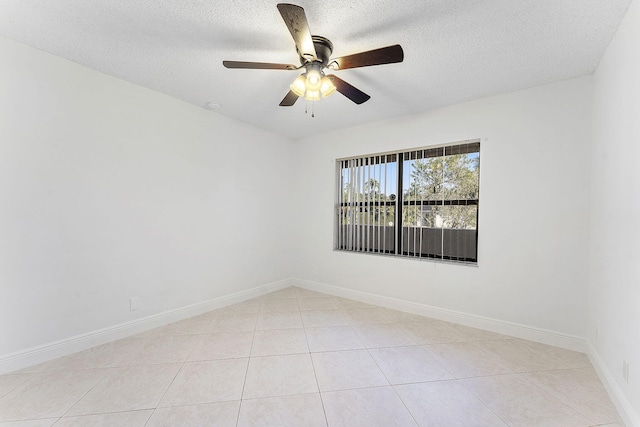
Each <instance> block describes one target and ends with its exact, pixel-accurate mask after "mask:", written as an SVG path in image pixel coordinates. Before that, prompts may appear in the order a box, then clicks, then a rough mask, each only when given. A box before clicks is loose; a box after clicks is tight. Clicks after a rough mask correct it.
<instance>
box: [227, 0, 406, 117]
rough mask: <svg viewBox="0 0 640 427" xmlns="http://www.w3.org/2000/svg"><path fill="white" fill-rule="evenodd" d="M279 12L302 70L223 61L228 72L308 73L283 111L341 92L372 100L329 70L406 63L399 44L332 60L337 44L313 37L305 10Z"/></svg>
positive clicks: (293, 88)
mask: <svg viewBox="0 0 640 427" xmlns="http://www.w3.org/2000/svg"><path fill="white" fill-rule="evenodd" d="M278 10H279V11H280V14H281V15H282V19H284V22H285V23H286V25H287V27H288V28H289V31H290V32H291V36H293V40H294V42H295V44H296V51H297V52H298V56H300V64H301V65H300V66H295V65H293V64H274V63H266V62H245V61H223V62H222V64H223V65H224V66H225V67H226V68H245V69H260V70H299V69H302V68H304V69H305V72H304V73H303V74H302V75H300V76H299V77H298V78H297V79H296V80H295V81H294V82H293V83H292V84H291V86H290V87H289V88H290V90H289V93H287V95H286V96H285V97H284V99H283V100H282V101H281V102H280V106H282V107H290V106H292V105H293V104H295V102H296V101H297V100H298V98H300V97H305V99H307V100H311V101H315V100H318V99H320V98H321V97H322V98H326V97H328V96H329V95H331V94H333V93H334V92H336V91H338V92H340V93H341V94H343V95H344V96H346V97H347V98H349V99H350V100H352V101H353V102H355V103H356V104H362V103H363V102H365V101H367V100H369V98H371V97H370V96H369V95H367V94H366V93H364V92H362V91H361V90H360V89H357V88H355V87H354V86H352V85H350V84H349V83H347V82H345V81H344V80H342V79H340V78H339V77H337V76H335V75H333V74H330V75H327V74H325V70H332V71H333V70H345V69H348V68H358V67H369V66H372V65H382V64H393V63H396V62H402V60H403V59H404V52H403V50H402V47H401V46H400V45H398V44H396V45H393V46H387V47H383V48H380V49H374V50H369V51H366V52H360V53H356V54H353V55H347V56H343V57H340V58H335V59H330V56H331V53H332V52H333V44H332V43H331V41H330V40H329V39H327V38H326V37H322V36H314V35H311V31H310V30H309V24H308V22H307V17H306V15H305V13H304V9H303V8H302V7H300V6H296V5H294V4H287V3H280V4H278Z"/></svg>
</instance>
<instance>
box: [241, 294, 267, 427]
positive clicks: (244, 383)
mask: <svg viewBox="0 0 640 427" xmlns="http://www.w3.org/2000/svg"><path fill="white" fill-rule="evenodd" d="M261 306H262V301H260V303H259V304H258V311H257V312H256V321H255V323H254V324H253V335H252V337H251V345H250V346H249V357H248V358H247V368H246V369H245V371H244V381H243V382H242V391H241V392H240V404H239V405H238V413H237V415H236V427H238V423H239V422H240V411H241V410H242V402H243V401H244V400H245V399H244V388H245V387H246V385H247V376H248V375H249V365H251V357H252V356H251V353H252V352H253V343H254V342H255V339H256V330H257V329H256V328H257V327H258V319H259V317H260V307H261Z"/></svg>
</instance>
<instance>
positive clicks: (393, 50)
mask: <svg viewBox="0 0 640 427" xmlns="http://www.w3.org/2000/svg"><path fill="white" fill-rule="evenodd" d="M403 59H404V51H403V50H402V46H400V45H399V44H396V45H393V46H387V47H381V48H380V49H374V50H369V51H366V52H360V53H354V54H353V55H347V56H343V57H341V58H337V59H334V60H332V61H331V62H332V63H333V62H335V63H337V64H338V68H337V69H338V70H346V69H347V68H357V67H369V66H371V65H382V64H393V63H396V62H402V60H403Z"/></svg>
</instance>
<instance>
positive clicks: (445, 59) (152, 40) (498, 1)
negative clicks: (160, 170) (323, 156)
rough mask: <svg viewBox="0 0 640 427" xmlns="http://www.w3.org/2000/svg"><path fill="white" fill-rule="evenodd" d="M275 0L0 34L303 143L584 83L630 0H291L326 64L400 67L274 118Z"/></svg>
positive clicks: (122, 1)
mask: <svg viewBox="0 0 640 427" xmlns="http://www.w3.org/2000/svg"><path fill="white" fill-rule="evenodd" d="M276 3H277V1H273V2H270V1H256V0H226V1H219V0H164V1H158V0H136V1H131V0H60V1H42V0H0V35H2V36H5V37H7V38H10V39H13V40H16V41H19V42H22V43H25V44H27V45H30V46H33V47H35V48H38V49H41V50H43V51H46V52H50V53H52V54H54V55H57V56H60V57H63V58H66V59H69V60H72V61H75V62H77V63H79V64H82V65H85V66H87V67H90V68H93V69H96V70H99V71H101V72H103V73H107V74H110V75H113V76H115V77H118V78H121V79H124V80H127V81H130V82H133V83H136V84H139V85H141V86H145V87H147V88H150V89H153V90H156V91H158V92H162V93H165V94H167V95H170V96H172V97H175V98H178V99H182V100H184V101H187V102H190V103H192V104H195V105H198V106H201V107H202V106H205V105H206V104H207V103H209V102H211V103H216V104H219V105H220V107H219V108H218V109H217V110H216V112H217V113H220V114H223V115H226V116H230V117H233V118H236V119H239V120H242V121H244V122H248V123H251V124H253V125H255V126H258V127H261V128H263V129H268V130H271V131H273V132H276V133H279V134H282V135H286V136H288V137H291V138H294V139H295V138H301V137H303V136H305V135H308V134H310V133H321V132H325V131H330V130H334V129H339V128H345V127H350V126H353V125H357V124H362V123H366V122H372V121H376V120H382V119H386V118H390V117H396V116H401V115H406V114H413V113H417V112H420V111H424V110H427V109H429V108H433V107H438V106H443V105H448V104H453V103H457V102H461V101H466V100H470V99H474V98H478V97H483V96H488V95H493V94H497V93H503V92H508V91H512V90H517V89H522V88H526V87H531V86H535V85H538V84H544V83H548V82H553V81H558V80H563V79H567V78H571V77H575V76H579V75H584V74H588V73H591V72H593V71H594V69H595V68H596V67H597V65H598V62H599V60H600V58H601V57H602V54H603V53H604V50H605V48H606V47H607V45H608V43H609V41H610V40H611V39H612V37H613V34H614V33H615V30H616V28H617V26H618V24H619V23H620V21H621V20H622V18H623V16H624V14H625V12H626V10H627V8H628V7H629V4H630V3H631V0H413V1H408V0H351V1H348V2H347V1H341V0H325V1H322V2H318V1H309V0H304V1H303V0H296V2H295V3H296V4H298V5H300V6H302V7H304V9H305V11H306V15H307V19H308V21H309V25H310V27H311V33H312V34H317V35H322V36H325V37H327V38H329V39H330V40H331V41H332V42H333V44H334V52H333V53H334V54H333V57H339V56H344V55H348V54H352V53H356V52H360V51H365V50H370V49H375V48H378V47H383V46H388V45H392V44H396V43H399V44H401V45H402V47H403V48H404V52H405V60H404V62H403V63H400V64H390V65H381V66H376V67H367V68H360V69H349V70H342V71H337V72H336V74H337V75H339V76H340V77H341V78H342V79H343V80H346V81H347V82H349V83H351V84H352V85H354V86H356V87H358V88H359V89H361V90H362V91H364V92H366V93H368V94H369V95H371V99H370V100H369V101H368V102H366V103H364V104H362V105H356V104H354V103H352V102H351V101H349V100H348V99H347V98H345V97H343V96H342V95H340V94H335V95H333V96H332V97H330V98H327V99H324V100H321V101H319V102H316V103H315V106H314V107H315V118H312V117H311V115H310V114H305V104H306V102H305V101H304V100H299V101H298V102H297V103H296V104H295V105H294V106H293V107H279V106H278V103H279V102H280V100H281V99H282V98H283V97H284V95H285V94H286V93H287V91H288V85H289V84H290V83H291V82H292V81H293V80H294V79H295V77H297V75H298V74H299V73H300V72H296V71H277V70H230V69H226V68H224V67H223V66H222V61H223V60H239V61H259V62H278V63H292V64H298V63H299V60H298V56H297V54H296V51H295V46H294V42H293V40H292V38H291V35H290V34H289V31H288V29H287V27H286V25H285V24H284V22H283V20H282V18H281V16H280V14H279V12H278V10H277V8H276Z"/></svg>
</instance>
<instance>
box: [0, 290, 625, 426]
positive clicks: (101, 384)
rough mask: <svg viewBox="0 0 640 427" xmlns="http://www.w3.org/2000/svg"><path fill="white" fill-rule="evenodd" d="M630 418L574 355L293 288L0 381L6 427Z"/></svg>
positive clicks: (0, 418)
mask: <svg viewBox="0 0 640 427" xmlns="http://www.w3.org/2000/svg"><path fill="white" fill-rule="evenodd" d="M53 425H55V426H56V427H61V426H279V427H280V426H295V427H300V426H327V425H328V426H349V427H355V426H367V427H371V426H385V427H388V426H416V425H419V426H434V427H448V426H464V427H470V426H490V427H499V426H518V427H519V426H523V427H524V426H557V427H574V426H575V427H579V426H580V427H582V426H585V427H586V426H596V425H598V426H600V425H602V426H604V425H606V426H610V427H613V426H623V424H622V421H620V419H619V416H618V414H617V412H616V410H615V408H614V406H613V404H612V403H611V401H610V400H609V397H608V396H607V394H606V392H605V390H604V388H603V386H602V384H601V383H600V381H599V380H598V377H597V375H596V373H595V372H594V370H593V368H592V366H591V364H590V363H589V360H588V359H587V357H586V356H585V355H584V354H581V353H576V352H573V351H568V350H564V349H560V348H557V347H551V346H547V345H543V344H538V343H534V342H530V341H525V340H521V339H516V338H511V337H508V336H504V335H499V334H495V333H492V332H487V331H481V330H477V329H473V328H468V327H465V326H460V325H455V324H452V323H447V322H443V321H439V320H434V319H429V318H425V317H421V316H416V315H413V314H408V313H403V312H399V311H394V310H390V309H386V308H381V307H376V306H372V305H367V304H364V303H361V302H358V301H352V300H348V299H344V298H337V297H332V296H329V295H325V294H320V293H317V292H312V291H309V290H305V289H301V288H295V287H291V288H286V289H283V290H280V291H277V292H273V293H271V294H268V295H265V296H262V297H260V298H256V299H253V300H249V301H245V302H242V303H240V304H236V305H233V306H229V307H225V308H223V309H220V310H215V311H212V312H210V313H207V314H204V315H201V316H197V317H193V318H190V319H187V320H183V321H180V322H176V323H173V324H170V325H167V326H164V327H161V328H158V329H154V330H151V331H148V332H146V333H144V334H140V335H136V336H133V337H130V338H127V339H123V340H119V341H116V342H112V343H109V344H105V345H102V346H99V347H95V348H92V349H89V350H86V351H82V352H79V353H76V354H72V355H70V356H67V357H63V358H61V359H57V360H54V361H51V362H47V363H44V364H42V365H38V366H35V367H32V368H29V369H25V370H22V371H20V372H16V373H12V374H8V375H4V376H0V426H15V427H17V426H30V427H50V426H53Z"/></svg>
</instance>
